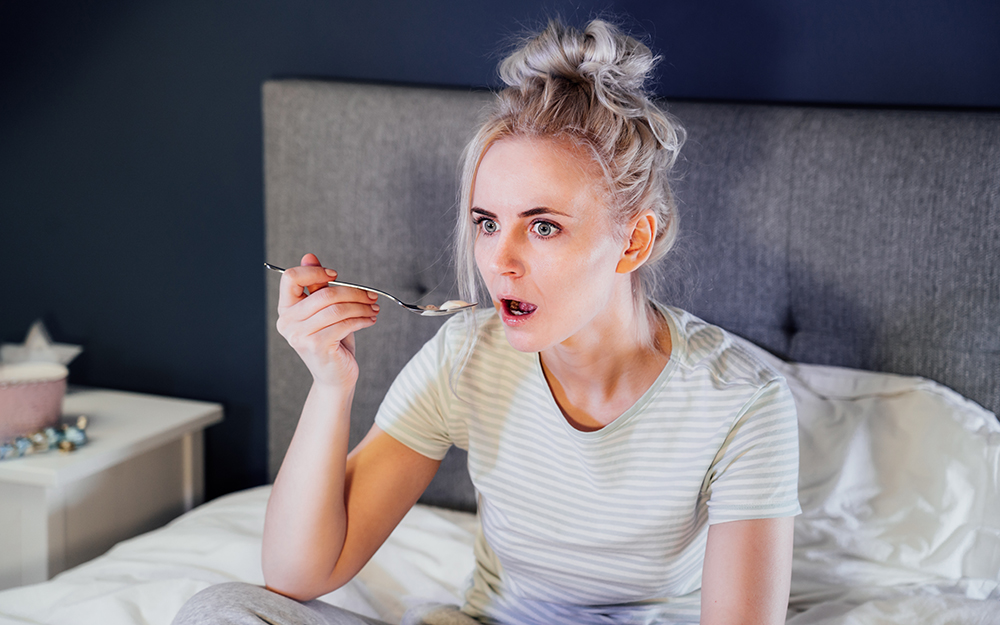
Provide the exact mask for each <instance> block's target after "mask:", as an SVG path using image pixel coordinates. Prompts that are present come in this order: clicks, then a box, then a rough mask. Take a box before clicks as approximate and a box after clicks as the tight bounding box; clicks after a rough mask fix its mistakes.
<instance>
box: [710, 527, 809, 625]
mask: <svg viewBox="0 0 1000 625" xmlns="http://www.w3.org/2000/svg"><path fill="white" fill-rule="evenodd" d="M793 522H794V517H785V518H778V519H754V520H749V521H730V522H728V523H718V524H716V525H712V526H711V527H710V528H709V529H708V545H707V547H706V549H705V566H704V571H703V573H702V584H701V623H702V625H722V624H724V625H758V624H759V625H764V624H767V625H772V624H773V625H780V624H781V623H784V622H785V616H786V614H787V612H788V592H789V587H790V585H791V578H792V534H793Z"/></svg>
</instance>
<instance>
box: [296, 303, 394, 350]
mask: <svg viewBox="0 0 1000 625" xmlns="http://www.w3.org/2000/svg"><path fill="white" fill-rule="evenodd" d="M375 308H377V307H373V306H369V305H364V304H337V305H334V306H330V307H328V308H324V309H323V310H321V311H319V313H317V314H316V315H314V316H312V317H309V318H308V319H305V320H303V321H300V322H295V323H289V322H288V321H287V320H285V319H279V320H278V332H279V333H280V334H281V335H282V336H284V337H285V339H286V340H287V341H288V343H289V344H290V345H291V346H292V347H294V348H295V349H296V351H301V350H304V351H307V352H312V353H321V352H325V351H327V350H329V349H331V348H333V347H334V346H335V345H336V343H338V342H340V341H343V340H345V339H347V338H348V337H350V336H351V334H352V333H353V332H355V331H357V330H359V329H361V328H366V327H368V326H371V325H373V324H374V323H375V322H376V320H377V318H378V310H376V309H375Z"/></svg>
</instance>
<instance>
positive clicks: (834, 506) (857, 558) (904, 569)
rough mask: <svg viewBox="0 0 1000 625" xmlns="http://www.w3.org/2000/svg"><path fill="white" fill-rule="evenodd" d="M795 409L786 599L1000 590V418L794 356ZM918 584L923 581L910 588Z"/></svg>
mask: <svg viewBox="0 0 1000 625" xmlns="http://www.w3.org/2000/svg"><path fill="white" fill-rule="evenodd" d="M750 349H752V350H754V351H755V353H757V354H760V355H761V357H762V358H764V359H766V360H767V361H768V362H769V363H771V364H772V365H773V366H774V367H775V368H776V369H777V370H778V371H780V372H781V373H783V374H784V376H785V378H786V379H787V381H788V385H789V387H790V389H791V391H792V394H793V395H794V397H795V402H796V406H797V408H798V412H799V454H800V474H799V501H800V503H801V505H802V510H803V513H802V515H801V516H799V517H797V518H796V520H795V550H794V559H793V569H792V604H793V607H798V608H799V609H801V608H803V607H807V606H809V605H812V604H815V603H817V602H819V601H824V600H830V599H834V598H837V599H841V600H844V599H849V600H851V602H852V603H853V602H860V601H864V600H868V599H870V598H875V597H878V596H884V589H886V588H887V587H894V588H895V589H910V590H912V589H913V588H916V587H923V588H924V589H925V590H926V588H928V587H933V588H934V589H936V590H935V592H945V593H959V594H962V595H964V596H966V597H969V598H974V599H983V598H986V597H988V596H990V595H991V594H992V595H994V597H996V595H997V593H1000V590H998V586H1000V422H998V421H997V418H996V416H995V415H994V414H993V413H991V412H989V411H987V410H985V409H984V408H982V407H981V406H979V405H977V404H976V403H974V402H972V401H970V400H968V399H965V398H964V397H962V396H961V395H959V394H958V393H956V392H954V391H952V390H951V389H948V388H946V387H944V386H942V385H940V384H937V383H935V382H932V381H930V380H926V379H923V378H918V377H907V376H899V375H892V374H886V373H873V372H868V371H857V370H852V369H845V368H840V367H825V366H817V365H803V364H789V363H785V362H782V361H781V360H779V359H777V358H775V357H774V356H772V355H770V354H768V353H767V352H764V351H763V350H761V349H760V348H756V347H751V348H750ZM917 585H919V586H917Z"/></svg>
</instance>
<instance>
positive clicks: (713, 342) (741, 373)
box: [657, 304, 782, 386]
mask: <svg viewBox="0 0 1000 625" xmlns="http://www.w3.org/2000/svg"><path fill="white" fill-rule="evenodd" d="M657 306H658V308H659V310H660V312H661V314H663V315H664V317H665V318H666V319H667V323H668V324H670V325H671V340H672V353H671V358H673V359H675V360H676V361H677V365H678V366H679V367H682V368H685V369H687V370H689V371H708V372H710V373H711V374H712V375H713V376H714V377H715V378H716V379H717V380H718V381H719V382H721V383H723V384H739V383H744V384H751V385H753V386H764V385H765V384H768V383H769V382H771V381H773V380H776V379H779V378H782V375H781V374H780V373H779V372H778V371H777V369H775V367H774V363H775V362H776V357H775V356H773V355H771V354H768V353H767V352H766V351H765V350H764V349H762V348H760V347H758V346H756V345H754V344H753V343H751V342H750V341H748V340H746V339H744V338H742V337H740V336H738V335H736V334H733V333H732V332H730V331H728V330H726V329H725V328H722V327H720V326H717V325H715V324H712V323H709V322H707V321H705V320H704V319H701V318H700V317H698V316H696V315H694V314H692V313H690V312H688V311H686V310H682V309H680V308H676V307H673V306H666V305H663V304H657Z"/></svg>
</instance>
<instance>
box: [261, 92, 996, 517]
mask: <svg viewBox="0 0 1000 625" xmlns="http://www.w3.org/2000/svg"><path fill="white" fill-rule="evenodd" d="M489 97H490V96H489V94H487V93H483V92H465V91H458V90H444V89H433V88H414V87H398V86H376V85H366V84H352V83H341V82H326V81H307V80H282V81H271V82H268V83H266V84H265V85H264V126H265V129H264V130H265V131H264V138H265V182H266V207H267V260H269V261H270V262H273V263H276V264H279V265H283V266H287V265H291V264H296V263H297V262H298V260H299V258H300V257H301V255H302V254H303V253H305V252H307V251H312V252H315V253H317V254H318V255H319V257H320V259H321V260H322V261H323V262H324V264H326V265H327V266H332V267H334V268H336V269H337V270H338V271H339V272H340V275H341V276H342V277H343V278H344V279H347V280H352V281H356V282H362V283H367V284H371V285H373V286H379V287H382V288H384V289H386V290H389V291H390V292H393V293H396V294H398V295H401V296H404V297H406V298H412V299H414V300H416V299H419V298H421V297H423V296H426V301H427V302H440V301H443V300H444V299H447V298H448V297H449V296H454V295H455V294H456V293H455V292H454V291H453V290H452V288H453V284H454V278H453V277H452V267H451V265H450V259H449V255H448V242H449V237H450V234H451V231H452V223H453V221H454V211H455V205H456V193H457V192H456V189H457V178H458V159H459V153H460V152H461V150H462V147H463V146H464V144H465V142H466V141H467V140H468V138H469V137H470V136H471V133H472V132H473V129H474V127H475V124H476V121H477V119H478V118H479V115H480V111H481V109H482V107H483V105H484V104H485V102H486V101H487V100H488V98H489ZM669 110H670V111H671V112H672V113H673V114H674V115H676V116H677V117H678V118H679V119H680V121H681V123H682V124H683V125H684V126H685V127H686V128H687V130H688V142H687V144H686V145H685V147H684V149H683V150H682V157H683V158H682V162H681V164H680V167H679V172H678V173H679V175H680V180H679V181H678V183H677V185H676V189H677V194H678V196H679V198H680V201H681V230H682V241H681V245H680V247H679V249H678V252H677V253H676V254H674V256H673V257H672V260H670V259H668V261H667V262H672V263H673V264H674V267H675V270H674V271H673V274H672V276H673V279H672V280H670V281H669V282H670V284H669V285H668V286H667V289H666V290H665V292H664V293H662V294H661V299H663V300H664V301H665V302H667V303H672V304H676V305H679V306H681V307H683V308H686V309H688V310H690V311H691V312H693V313H695V314H697V315H699V316H701V317H703V318H705V319H707V320H709V321H712V322H714V323H717V324H719V325H721V326H723V327H726V328H728V329H730V330H732V331H734V332H736V333H737V334H740V335H742V336H744V337H746V338H748V339H750V340H752V341H754V342H756V343H758V344H760V345H762V346H764V347H766V348H768V349H769V350H771V351H773V352H775V353H776V354H778V355H780V356H783V357H785V358H788V359H792V360H797V361H801V362H813V363H823V364H836V365H844V366H849V367H858V368H865V369H872V370H878V371H889V372H896V373H903V374H916V375H922V376H925V377H928V378H931V379H934V380H937V381H939V382H942V383H944V384H946V385H948V386H950V387H952V388H954V389H956V390H957V391H959V392H961V393H962V394H964V395H966V396H967V397H970V398H971V399H973V400H975V401H977V402H979V403H980V404H982V405H984V406H985V407H987V408H988V409H990V410H992V411H994V412H998V411H1000V114H996V113H975V112H927V111H896V110H857V109H824V108H807V107H790V106H759V105H739V104H711V103H678V104H672V105H670V106H669ZM261 272H262V274H263V269H261ZM264 279H267V280H268V282H269V283H268V301H267V309H268V314H269V317H268V319H269V325H270V328H271V329H270V331H269V340H268V378H269V387H268V388H269V406H270V414H269V439H270V467H271V475H272V477H273V475H274V474H275V473H276V471H277V469H278V466H279V465H280V463H281V460H282V458H283V457H284V453H285V449H286V447H287V445H288V442H289V440H290V438H291V434H292V432H293V430H294V427H295V423H296V420H297V417H298V413H299V410H300V409H301V406H302V402H303V400H304V398H305V395H306V392H307V390H308V386H309V381H310V378H309V375H308V373H307V371H306V369H305V367H304V366H303V365H302V364H301V363H300V362H299V361H298V359H297V357H296V356H295V354H294V353H293V352H292V350H291V349H290V348H289V347H288V346H287V345H286V344H285V343H284V341H283V339H282V338H281V337H280V336H278V335H277V333H276V332H275V331H274V329H273V328H274V322H275V320H276V316H277V315H276V312H275V307H276V302H277V279H276V277H275V276H273V275H269V276H266V277H265V278H264ZM440 323H441V322H440V321H438V320H435V319H432V318H424V317H418V316H416V315H411V314H408V313H406V312H405V311H403V310H401V309H397V308H396V307H393V306H390V307H386V309H385V310H384V311H383V313H382V314H381V316H380V317H379V323H378V324H377V325H376V326H375V327H374V328H371V329H369V330H366V331H365V332H363V333H362V334H360V335H359V338H358V352H359V360H360V362H361V367H362V374H361V375H362V381H361V384H360V387H359V389H358V392H357V395H356V400H355V414H354V423H353V425H352V443H354V442H357V441H358V440H360V438H361V436H362V435H363V434H364V432H366V431H367V429H368V427H369V426H370V424H371V421H372V419H373V418H374V413H375V410H376V408H377V407H378V404H379V401H380V399H381V397H382V395H383V394H384V393H385V391H386V389H387V388H388V386H389V384H390V383H391V381H392V379H393V378H394V377H395V375H396V373H397V372H398V371H399V369H401V368H402V366H403V365H404V364H405V363H406V361H407V360H408V359H409V357H410V355H412V354H413V353H414V352H415V351H416V350H417V349H418V348H419V346H420V345H421V344H423V342H424V341H426V340H427V339H428V338H429V337H430V336H431V335H432V334H433V333H434V332H435V330H436V329H437V328H438V326H439V325H440ZM425 501H429V502H433V503H438V504H442V505H448V506H452V507H464V508H470V507H472V506H474V505H475V500H474V498H473V494H472V487H471V484H470V483H469V482H468V478H467V477H466V476H465V474H464V457H463V456H462V454H461V453H453V454H451V455H450V456H449V458H448V459H447V460H446V464H445V465H444V466H443V467H442V470H441V472H439V476H438V478H436V480H435V482H434V484H432V486H431V488H430V489H429V490H428V492H427V493H426V494H425Z"/></svg>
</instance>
